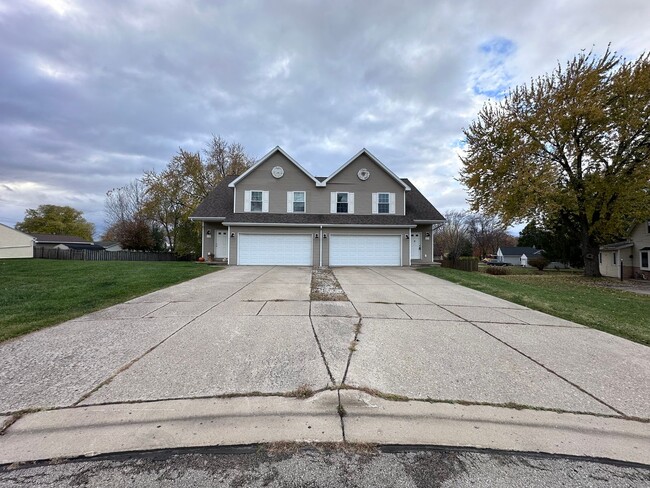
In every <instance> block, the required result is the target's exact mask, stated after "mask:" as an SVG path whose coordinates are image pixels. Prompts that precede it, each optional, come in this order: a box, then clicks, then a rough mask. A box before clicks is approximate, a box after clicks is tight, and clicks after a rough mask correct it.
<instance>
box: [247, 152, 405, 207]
mask: <svg viewBox="0 0 650 488" xmlns="http://www.w3.org/2000/svg"><path fill="white" fill-rule="evenodd" d="M274 166H282V168H284V176H282V178H279V179H276V178H273V177H272V176H271V169H273V167H274ZM361 168H366V169H368V170H369V171H370V178H368V180H366V181H361V180H360V179H359V178H358V177H357V172H358V171H359V170H360V169H361ZM247 190H259V191H268V192H269V213H286V212H287V192H288V191H305V192H306V195H305V197H306V213H308V214H327V213H330V194H331V193H332V192H351V193H354V213H355V214H357V215H371V214H372V194H373V193H377V192H387V193H394V194H395V215H404V187H403V186H401V185H400V184H399V183H397V182H396V181H395V179H393V178H392V177H391V176H390V175H389V174H388V173H386V172H385V171H384V170H383V169H382V168H380V167H379V166H377V165H376V164H375V163H374V162H373V161H372V160H371V159H370V158H368V157H367V156H366V155H365V154H362V155H361V156H359V157H358V158H357V159H356V160H354V161H353V162H352V163H350V164H349V165H348V166H347V167H346V168H345V169H343V171H341V172H340V173H339V174H337V175H336V176H335V177H334V178H333V179H332V181H330V182H329V183H328V184H327V186H326V187H317V186H316V183H315V182H314V181H313V180H311V179H310V178H309V177H308V176H307V175H305V173H303V172H302V171H301V170H300V169H298V168H297V167H296V166H295V165H294V164H293V163H292V162H291V161H289V160H288V159H287V158H286V157H285V156H284V155H282V154H281V153H275V154H274V155H273V156H271V157H270V158H269V159H268V160H266V161H265V162H263V163H262V164H261V165H260V166H258V167H257V168H256V169H255V170H254V171H253V172H251V173H250V174H249V175H248V176H246V178H244V179H243V180H241V182H240V183H238V184H237V186H236V193H237V195H236V207H235V209H236V210H235V212H243V211H244V196H245V192H246V191H247Z"/></svg>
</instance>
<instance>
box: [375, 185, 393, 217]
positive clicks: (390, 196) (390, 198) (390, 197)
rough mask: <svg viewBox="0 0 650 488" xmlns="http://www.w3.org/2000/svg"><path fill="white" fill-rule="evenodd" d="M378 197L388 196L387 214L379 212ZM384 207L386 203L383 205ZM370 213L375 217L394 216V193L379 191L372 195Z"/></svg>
mask: <svg viewBox="0 0 650 488" xmlns="http://www.w3.org/2000/svg"><path fill="white" fill-rule="evenodd" d="M379 195H388V212H381V213H380V212H379ZM383 204H384V205H386V203H383ZM372 213H373V214H377V215H394V214H395V193H391V192H389V191H380V192H377V193H373V194H372Z"/></svg>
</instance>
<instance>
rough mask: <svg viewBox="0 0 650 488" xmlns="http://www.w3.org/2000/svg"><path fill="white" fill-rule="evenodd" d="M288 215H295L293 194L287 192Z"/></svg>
mask: <svg viewBox="0 0 650 488" xmlns="http://www.w3.org/2000/svg"><path fill="white" fill-rule="evenodd" d="M287 213H293V192H292V191H288V192H287Z"/></svg>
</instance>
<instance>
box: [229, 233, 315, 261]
mask: <svg viewBox="0 0 650 488" xmlns="http://www.w3.org/2000/svg"><path fill="white" fill-rule="evenodd" d="M312 241H313V237H312V235H311V234H239V238H238V244H239V247H238V260H237V263H238V264H240V265H279V266H311V265H312Z"/></svg>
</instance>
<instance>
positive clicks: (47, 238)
mask: <svg viewBox="0 0 650 488" xmlns="http://www.w3.org/2000/svg"><path fill="white" fill-rule="evenodd" d="M31 236H32V237H33V238H34V241H35V242H34V245H35V246H37V247H44V248H46V249H53V248H54V247H56V246H58V245H59V244H92V241H89V240H86V239H84V238H83V237H77V236H65V235H58V234H31Z"/></svg>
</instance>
